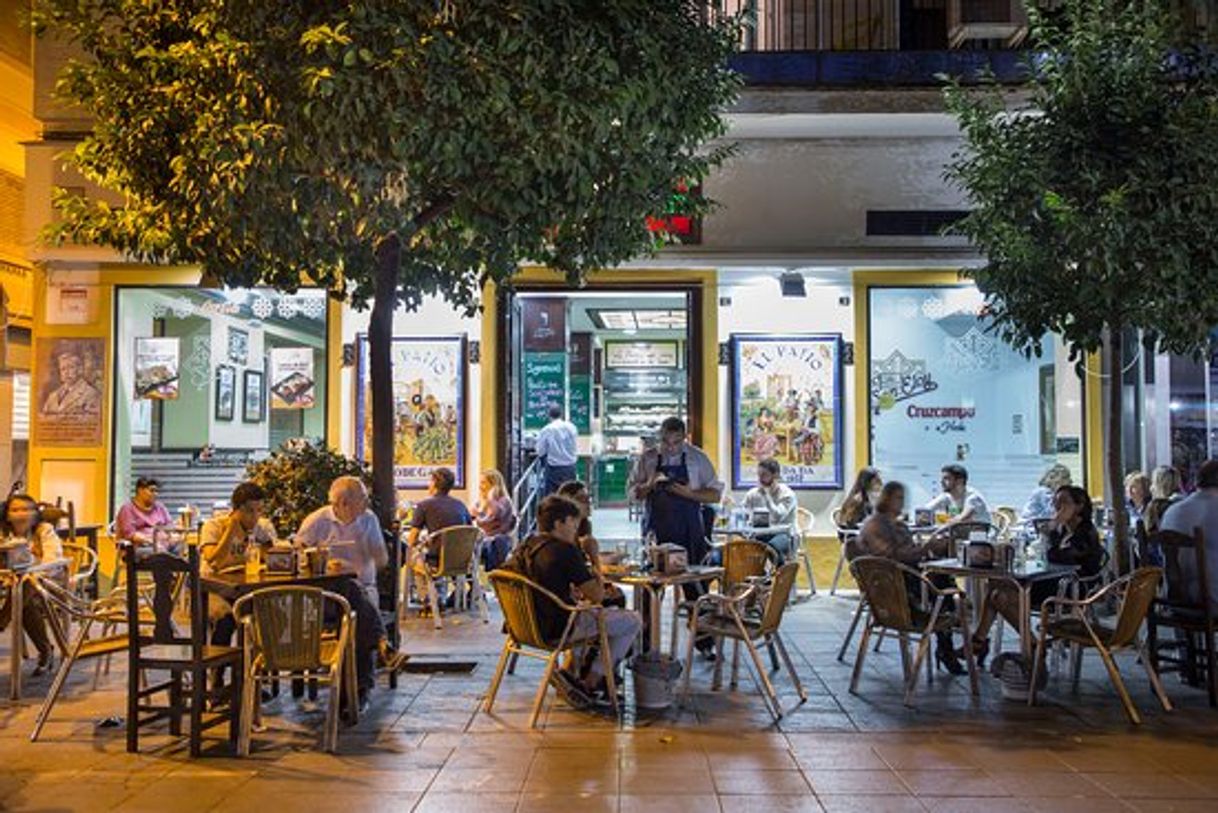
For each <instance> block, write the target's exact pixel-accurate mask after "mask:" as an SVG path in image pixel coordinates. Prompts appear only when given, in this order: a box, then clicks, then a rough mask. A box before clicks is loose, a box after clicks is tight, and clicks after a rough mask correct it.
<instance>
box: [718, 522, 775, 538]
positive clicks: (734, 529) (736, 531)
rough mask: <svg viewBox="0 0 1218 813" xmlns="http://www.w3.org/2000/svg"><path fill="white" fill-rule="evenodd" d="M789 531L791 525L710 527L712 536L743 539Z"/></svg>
mask: <svg viewBox="0 0 1218 813" xmlns="http://www.w3.org/2000/svg"><path fill="white" fill-rule="evenodd" d="M791 533H792V526H791V525H716V526H715V527H713V528H711V535H712V536H727V537H732V536H743V537H744V538H745V539H756V538H757V537H759V536H774V535H776V534H791Z"/></svg>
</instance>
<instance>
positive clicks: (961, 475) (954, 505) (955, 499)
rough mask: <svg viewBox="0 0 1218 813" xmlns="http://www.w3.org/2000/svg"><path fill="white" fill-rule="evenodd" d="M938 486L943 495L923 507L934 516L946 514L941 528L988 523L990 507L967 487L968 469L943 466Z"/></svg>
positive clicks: (979, 495) (982, 498) (955, 465)
mask: <svg viewBox="0 0 1218 813" xmlns="http://www.w3.org/2000/svg"><path fill="white" fill-rule="evenodd" d="M939 473H940V474H941V475H942V476H941V477H940V478H939V484H940V485H941V486H942V487H943V493H942V494H940V495H939V496H938V497H935V498H934V499H933V500H931V501H930V502H928V503H927V504H926V505H924V506H923V508H924V509H926V510H928V511H933V512H934V513H936V514H947V522H945V523H942V525H943V527H945V528H946V527H950V526H952V525H958V524H960V523H961V522H990V507H989V506H988V505H986V502H985V497H982V496H981V494H980V493H979V492H978V491H977V490H976V489H973V488H969V485H968V469H966V468H965V467H964V466H961V465H960V464H958V463H950V464H948V465H946V466H944V467H943V468H942V469H941V470H940V472H939Z"/></svg>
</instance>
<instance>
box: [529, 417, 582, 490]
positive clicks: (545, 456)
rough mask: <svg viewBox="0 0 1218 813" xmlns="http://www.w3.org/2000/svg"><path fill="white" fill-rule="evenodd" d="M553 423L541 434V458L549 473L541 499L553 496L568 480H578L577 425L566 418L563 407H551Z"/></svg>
mask: <svg viewBox="0 0 1218 813" xmlns="http://www.w3.org/2000/svg"><path fill="white" fill-rule="evenodd" d="M549 414H550V422H549V423H548V424H546V425H545V427H544V428H543V429H542V430H541V431H540V432H538V433H537V457H538V458H539V459H540V460H541V461H542V463H541V464H542V467H543V468H544V470H545V482H544V483H543V485H542V493H541V495H540V496H542V497H545V496H547V495H549V494H553V493H554V492H555V491H557V490H558V487H559V486H560V485H562V484H563V483H565V482H567V481H568V480H576V479H578V477H577V476H576V473H575V464H576V462H577V461H578V460H579V432H578V431H577V430H576V428H575V424H573V423H571V422H570V421H568V420H566V419H565V418H564V417H563V412H562V407H560V406H558V405H557V404H555V405H554V406H551V407H550V413H549Z"/></svg>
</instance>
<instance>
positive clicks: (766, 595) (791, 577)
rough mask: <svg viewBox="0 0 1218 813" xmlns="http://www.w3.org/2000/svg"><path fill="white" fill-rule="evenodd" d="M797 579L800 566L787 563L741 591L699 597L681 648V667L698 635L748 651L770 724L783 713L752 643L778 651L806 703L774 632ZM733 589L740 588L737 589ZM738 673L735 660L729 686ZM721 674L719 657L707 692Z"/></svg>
mask: <svg viewBox="0 0 1218 813" xmlns="http://www.w3.org/2000/svg"><path fill="white" fill-rule="evenodd" d="M736 544H740V543H736ZM797 575H799V564H798V563H797V562H787V563H786V564H784V565H783V566H782V567H780V568H778V570H777V571H776V572H775V573H774V576H773V579H771V580H769V582H768V583H764V582H760V581H757V580H752V581H750V582H749V583H748V584H747V585H746V586H743V589H737V590H735V591H733V592H732V593H708V594H706V595H704V596H700V597H699V598H698V600H697V602H696V603H695V606H694V612H693V613H691V614H690V619H689V636H688V637H689V641H688V643H687V645H686V650H685V663H686V664H687V665H688V664H691V663H693V657H694V641H695V640H696V639H697V638H698V637H699V636H702V635H711V636H714V638H715V639H716V640H717V641H719V642H720V646H721V647H722V642H723V641H724V640H725V639H726V640H730V641H732V642H733V643H734V644H736V646H737V647H739V646H740V645H741V644H743V645H744V647H745V648H746V649H747V650H748V653H749V660H750V663H751V666H752V670H753V671H752V673H751V674H752V675H753V680H754V682H755V683H756V684H757V689H758V691H759V692H761V695H762V697H763V698H764V699H765V702H766V708H767V709H768V710H769V712H770V714H771V715H772V716H773V718H774V720H775V722H777V721H778V720H780V719H782V715H783V709H782V705H781V704H780V703H779V701H778V693H777V692H776V691H775V690H774V684H773V683H772V682H771V681H770V676H769V673H768V672H767V671H766V669H765V667H764V665H763V664H762V662H761V654H760V653H759V652H758V651H757V644H759V643H760V644H765V645H766V646H767V647H768V648H772V649H776V650H777V651H778V654H779V655H780V656H781V657H782V663H783V665H784V666H785V667H786V669H787V672H788V673H789V674H790V676H791V682H792V683H794V684H795V690H796V692H797V693H798V694H799V701H800V703H803V702H805V701H806V700H807V699H808V694H807V692H806V691H805V690H804V687H803V684H802V683H800V681H799V675H798V674H797V673H796V671H795V666H794V664H793V663H792V661H791V656H790V654H788V652H787V648H786V645H785V644H784V643H783V641H782V636H781V634H780V633H779V628H780V627H781V626H782V617H783V613H784V612H785V610H786V607H787V602H788V597H789V596H790V594H791V585H792V584H793V583H794V582H795V578H796V576H797ZM738 587H740V586H739V585H738ZM753 605H757V606H759V607H760V608H761V612H760V613H756V612H752V611H751V609H750V608H751V607H752V606H753ZM720 651H722V649H721V650H720ZM738 651H739V650H738V649H737V652H738ZM775 668H777V667H775ZM738 669H739V659H738V658H733V661H732V681H731V686H732V688H735V687H736V685H737V673H738ZM690 672H691V670H690V669H689V668H688V666H687V667H686V669H685V681H684V684H683V688H682V696H683V697H688V696H689V684H690ZM722 673H723V659H722V658H719V659H718V660H717V661H716V663H715V676H714V682H713V684H712V688H714V689H718V688H719V686H720V684H721V681H722Z"/></svg>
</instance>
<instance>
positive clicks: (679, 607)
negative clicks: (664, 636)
mask: <svg viewBox="0 0 1218 813" xmlns="http://www.w3.org/2000/svg"><path fill="white" fill-rule="evenodd" d="M718 551H719V562H720V566H721V567H722V568H723V576H722V577H721V578H720V579H719V592H720V593H723V594H726V595H732V594H733V593H734V592H735V591H736V590H738V589H740V588H742V587H745V586H747V585H748V584H749V583H750V582H751V581H752V580H753V579H755V578H762V577H765V576H766V575H768V574H769V573H770V571H772V570H773V569H774V566H775V564H776V563H777V561H778V553H777V551H775V550H774V548H772V547H770V546H769V545H767V544H766V543H765V542H759V541H758V540H756V539H746V538H745V537H743V536H734V537H732V538H731V539H729V540H728V541H727V543H726V544H724V545H722V546H721V547H720V548H719V549H718ZM678 596H679V590H678ZM695 601H696V600H693V601H681V600H679V598H678V599H677V603H676V605H675V606H674V607H673V611H672V636H671V638H670V651H671V652H676V651H677V646H678V643H679V641H680V637H681V626H682V620H683V619H687V618H689V615H690V613H692V612H693V610H694V604H695Z"/></svg>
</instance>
